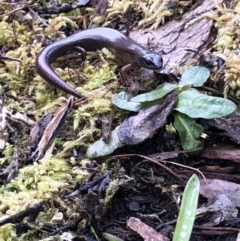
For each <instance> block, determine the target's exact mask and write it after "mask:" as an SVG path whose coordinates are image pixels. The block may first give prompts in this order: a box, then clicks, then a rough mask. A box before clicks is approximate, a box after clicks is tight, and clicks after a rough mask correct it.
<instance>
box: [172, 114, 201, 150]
mask: <svg viewBox="0 0 240 241" xmlns="http://www.w3.org/2000/svg"><path fill="white" fill-rule="evenodd" d="M173 115H174V126H175V128H176V129H177V131H178V133H179V136H180V140H181V145H182V147H183V149H185V150H187V149H193V148H196V147H198V146H199V145H200V144H201V142H200V141H199V138H200V135H201V134H202V132H203V128H202V126H201V125H199V124H197V123H196V122H195V120H194V119H192V118H190V117H188V116H187V115H184V114H181V113H179V112H175V113H174V114H173Z"/></svg>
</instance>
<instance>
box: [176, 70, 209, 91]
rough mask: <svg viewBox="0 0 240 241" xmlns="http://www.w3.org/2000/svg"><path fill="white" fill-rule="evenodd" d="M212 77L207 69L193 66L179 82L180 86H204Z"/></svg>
mask: <svg viewBox="0 0 240 241" xmlns="http://www.w3.org/2000/svg"><path fill="white" fill-rule="evenodd" d="M209 76H210V72H209V70H208V69H207V68H205V67H201V66H193V67H190V68H189V69H187V70H186V71H185V72H184V73H183V74H182V78H181V80H180V82H179V85H181V86H184V85H192V86H195V87H199V86H202V85H203V84H204V83H205V82H206V81H207V79H208V78H209Z"/></svg>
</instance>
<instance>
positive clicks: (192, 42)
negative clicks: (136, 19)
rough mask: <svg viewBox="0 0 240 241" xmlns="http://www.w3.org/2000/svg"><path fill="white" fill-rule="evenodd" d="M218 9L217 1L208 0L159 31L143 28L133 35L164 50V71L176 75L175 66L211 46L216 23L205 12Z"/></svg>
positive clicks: (132, 35)
mask: <svg viewBox="0 0 240 241" xmlns="http://www.w3.org/2000/svg"><path fill="white" fill-rule="evenodd" d="M218 2H219V3H222V2H224V1H218ZM216 11H217V10H216V5H215V1H214V0H205V1H203V3H202V4H200V6H198V7H197V8H196V9H194V10H193V11H190V12H187V13H185V14H184V15H183V16H182V17H181V18H180V19H175V20H172V21H170V22H168V23H166V24H164V25H163V26H161V27H160V28H159V29H157V30H156V31H151V32H146V30H144V29H141V30H138V31H135V32H132V34H131V35H130V37H131V38H133V39H135V40H136V41H137V42H138V43H140V44H142V45H143V46H148V47H149V48H152V49H154V51H156V52H158V53H162V56H163V60H164V66H163V69H162V72H163V73H171V74H176V67H179V66H180V67H181V66H184V65H185V64H186V63H187V62H188V61H189V60H191V59H193V58H196V57H198V54H201V53H204V52H206V51H207V50H208V49H209V47H210V45H211V44H212V42H213V40H214V38H215V34H214V33H213V31H212V30H213V24H214V23H213V20H212V19H210V18H208V17H206V16H205V15H206V14H207V13H214V12H216ZM189 49H190V50H192V51H189Z"/></svg>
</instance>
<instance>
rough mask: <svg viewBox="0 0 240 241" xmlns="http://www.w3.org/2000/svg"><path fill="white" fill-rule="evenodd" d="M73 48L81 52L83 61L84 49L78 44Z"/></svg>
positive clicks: (85, 53)
mask: <svg viewBox="0 0 240 241" xmlns="http://www.w3.org/2000/svg"><path fill="white" fill-rule="evenodd" d="M75 50H76V51H77V52H79V53H81V54H82V61H85V59H86V55H87V52H86V50H85V49H84V48H82V47H80V46H75Z"/></svg>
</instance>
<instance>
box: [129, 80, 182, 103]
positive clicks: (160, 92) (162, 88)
mask: <svg viewBox="0 0 240 241" xmlns="http://www.w3.org/2000/svg"><path fill="white" fill-rule="evenodd" d="M177 88H178V85H174V84H170V83H164V84H161V85H159V86H158V87H157V88H156V89H155V90H153V91H151V92H148V93H145V94H141V95H137V96H135V97H133V98H131V101H134V102H146V101H153V100H157V99H161V98H162V97H164V96H165V95H167V94H168V93H170V92H171V91H172V90H174V89H177Z"/></svg>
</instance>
